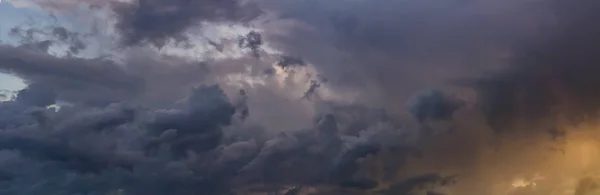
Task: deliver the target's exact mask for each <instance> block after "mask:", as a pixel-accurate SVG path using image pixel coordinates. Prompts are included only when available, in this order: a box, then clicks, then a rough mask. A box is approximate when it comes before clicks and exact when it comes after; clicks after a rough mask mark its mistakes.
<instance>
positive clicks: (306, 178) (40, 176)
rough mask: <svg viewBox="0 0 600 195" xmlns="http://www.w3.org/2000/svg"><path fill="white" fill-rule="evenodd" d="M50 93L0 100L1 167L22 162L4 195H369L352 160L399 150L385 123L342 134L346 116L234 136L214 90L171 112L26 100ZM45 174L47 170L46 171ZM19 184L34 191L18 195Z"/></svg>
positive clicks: (229, 115)
mask: <svg viewBox="0 0 600 195" xmlns="http://www.w3.org/2000/svg"><path fill="white" fill-rule="evenodd" d="M46 90H47V89H45V88H40V87H39V86H35V85H33V86H31V87H30V88H28V89H26V90H23V91H21V92H20V93H19V96H20V95H23V96H24V97H19V96H18V97H17V100H15V101H9V102H3V103H0V107H2V109H0V115H1V116H10V117H9V118H8V119H10V120H9V121H5V120H0V129H1V130H2V131H0V134H2V136H0V137H1V138H2V139H0V149H2V151H3V152H5V153H3V154H2V155H0V157H3V158H6V159H3V158H0V163H8V164H10V165H6V166H7V167H8V166H14V164H11V163H14V162H15V161H18V162H20V163H25V165H27V167H19V168H14V169H7V170H6V171H7V174H10V175H11V177H10V178H11V179H12V180H8V181H5V182H7V184H8V187H6V188H1V189H0V192H3V193H11V194H30V193H36V192H38V191H44V193H45V194H59V193H91V194H106V193H109V192H111V191H118V190H119V189H120V190H122V191H123V192H124V193H125V194H150V195H152V194H165V193H169V194H182V195H185V194H197V193H200V192H202V193H210V194H226V193H230V191H231V189H232V188H233V189H239V188H244V187H246V186H253V185H259V184H268V185H273V186H274V187H275V189H281V188H284V187H285V186H288V185H300V186H321V185H328V186H332V187H336V186H337V188H340V190H342V189H343V188H356V189H357V190H368V189H370V188H374V187H375V186H377V182H376V181H377V178H362V177H361V178H355V174H354V173H356V172H357V170H358V169H360V167H361V165H360V163H359V162H358V160H359V159H361V158H363V157H366V156H367V155H374V154H377V153H378V152H379V151H380V150H385V149H386V148H390V147H398V146H399V145H398V143H397V142H398V140H399V138H400V137H399V136H401V135H402V134H403V133H402V131H403V130H402V129H397V128H394V127H393V126H391V125H383V126H381V125H379V126H378V125H368V127H367V128H366V129H365V130H363V131H361V133H360V134H359V135H348V134H346V133H344V132H340V131H339V130H340V129H339V128H340V127H338V124H344V123H345V122H343V121H342V122H339V121H337V120H336V116H340V115H343V114H342V113H341V112H347V109H346V110H344V109H341V110H337V111H336V112H335V114H327V113H325V114H323V115H321V116H322V117H320V119H319V120H318V121H317V122H316V124H315V125H314V126H313V128H311V129H306V130H298V131H293V132H289V133H283V134H281V135H279V136H275V137H270V138H267V139H264V137H262V136H261V135H258V134H252V135H249V137H247V138H243V139H239V138H241V137H237V138H234V137H235V136H237V135H238V134H231V132H232V131H229V132H230V133H227V134H226V133H225V132H226V131H225V129H223V128H224V127H227V126H230V127H228V128H239V127H236V126H232V125H234V124H233V123H232V121H233V120H236V119H235V117H234V116H235V113H236V109H242V110H243V109H246V108H244V107H237V108H236V106H235V105H234V104H232V103H231V102H230V100H229V98H228V97H226V96H225V95H224V94H223V92H222V91H221V89H220V88H219V87H218V86H201V87H198V88H196V89H194V90H193V91H192V93H191V94H190V96H189V98H188V99H187V101H186V104H184V105H181V106H179V107H177V108H172V109H169V110H153V109H147V108H140V107H134V106H129V105H127V104H111V105H108V106H106V107H85V106H84V107H82V106H73V107H71V106H66V107H63V108H61V109H60V110H58V111H53V110H46V109H45V108H39V107H38V106H44V104H47V101H37V100H36V101H29V99H26V98H27V97H29V96H30V95H31V94H43V93H45V92H47V91H46ZM42 97H45V96H42ZM23 98H25V99H23ZM50 99H51V98H50ZM21 100H28V101H21ZM40 102H44V103H43V104H42V103H40ZM338 107H339V106H338ZM8 108H14V109H8ZM32 109H37V110H38V111H36V112H35V113H34V112H29V111H28V110H32ZM334 110H335V109H334ZM238 111H239V110H238ZM354 112H360V111H354ZM29 113H33V114H29ZM348 114H349V113H348ZM40 118H43V120H40ZM2 119H5V117H2ZM375 121H380V120H375ZM375 121H374V122H373V124H374V123H376V122H375ZM346 126H348V125H342V126H341V127H346ZM248 130H249V129H248ZM239 135H241V134H239ZM400 140H401V139H400ZM406 157H407V156H400V158H406ZM48 168H51V169H52V170H53V171H50V172H48V171H42V169H48ZM397 168H400V167H399V166H398V167H396V169H397ZM47 179H52V180H53V182H50V183H48V182H45V181H46V180H47ZM100 184H101V185H100ZM30 185H35V187H32V186H30ZM25 186H29V188H28V189H31V191H27V192H24V191H18V189H19V187H21V188H23V187H25ZM85 186H87V187H85ZM21 190H22V189H21ZM342 191H344V190H342ZM342 191H340V193H342Z"/></svg>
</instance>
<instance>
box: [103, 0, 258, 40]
mask: <svg viewBox="0 0 600 195" xmlns="http://www.w3.org/2000/svg"><path fill="white" fill-rule="evenodd" d="M113 8H114V11H115V12H116V14H117V17H118V23H117V25H116V27H117V28H118V29H119V31H120V33H121V35H122V38H123V43H124V44H125V45H135V44H140V43H151V44H154V45H156V46H159V47H160V46H163V45H165V44H166V43H167V41H169V40H170V39H175V40H178V39H179V40H182V39H184V37H185V35H184V33H183V32H184V31H185V30H187V29H188V28H190V27H193V26H197V25H202V22H226V23H227V22H233V23H236V22H241V23H244V22H248V21H250V20H252V19H254V18H256V17H257V16H259V15H260V13H261V11H260V10H259V9H258V7H256V5H254V4H251V3H248V2H244V1H239V0H224V1H212V0H191V1H189V0H174V1H172V0H138V1H135V2H133V3H117V4H115V5H113Z"/></svg>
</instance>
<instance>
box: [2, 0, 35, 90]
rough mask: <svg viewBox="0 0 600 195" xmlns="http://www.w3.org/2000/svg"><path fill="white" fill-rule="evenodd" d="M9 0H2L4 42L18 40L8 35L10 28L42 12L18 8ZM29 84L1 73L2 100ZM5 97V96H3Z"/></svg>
mask: <svg viewBox="0 0 600 195" xmlns="http://www.w3.org/2000/svg"><path fill="white" fill-rule="evenodd" d="M8 1H9V0H3V1H2V2H0V40H1V41H2V42H3V43H9V44H11V43H12V44H14V43H16V40H14V39H11V38H10V37H9V36H8V32H9V30H10V29H11V28H12V27H14V26H17V25H21V24H24V23H27V22H28V20H29V18H30V17H28V16H31V15H36V14H40V12H39V11H35V10H32V9H22V8H17V7H15V6H14V5H13V4H10V3H8ZM26 86H27V85H26V84H25V83H24V82H23V80H21V79H20V78H18V77H16V76H13V75H9V74H6V73H0V100H1V99H4V98H5V96H7V95H8V96H10V95H13V94H10V93H12V92H13V91H17V90H20V89H23V88H24V87H26ZM3 97H4V98H3Z"/></svg>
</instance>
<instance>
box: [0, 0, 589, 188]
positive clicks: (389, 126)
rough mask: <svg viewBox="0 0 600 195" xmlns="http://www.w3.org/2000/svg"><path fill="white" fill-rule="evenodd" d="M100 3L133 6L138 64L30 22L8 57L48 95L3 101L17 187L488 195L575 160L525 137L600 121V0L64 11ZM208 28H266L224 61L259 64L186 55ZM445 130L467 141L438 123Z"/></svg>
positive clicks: (121, 30)
mask: <svg viewBox="0 0 600 195" xmlns="http://www.w3.org/2000/svg"><path fill="white" fill-rule="evenodd" d="M40 2H43V1H40ZM81 3H83V4H93V5H98V6H107V7H106V8H109V9H108V10H105V11H112V12H113V13H111V14H114V15H111V17H113V16H114V18H111V19H114V20H115V21H111V22H115V23H114V24H115V26H112V27H114V28H115V29H116V31H115V32H116V33H118V34H116V35H115V36H118V37H120V38H122V39H121V42H119V43H116V44H118V45H112V44H113V43H106V44H107V45H111V46H118V47H114V48H118V50H115V51H112V52H114V53H117V54H118V55H115V56H107V57H96V56H92V57H90V56H86V55H85V54H86V52H84V51H86V50H87V49H89V48H90V47H89V43H88V42H87V41H89V40H84V38H86V37H85V36H82V35H80V34H78V33H75V32H72V31H71V30H69V29H67V28H66V27H61V26H48V27H47V28H32V29H21V28H14V30H13V31H14V33H13V35H14V36H15V37H18V38H20V39H22V42H21V45H17V46H15V45H0V71H3V72H7V73H10V74H14V75H17V76H19V77H21V78H23V79H24V80H25V81H26V82H27V83H28V84H29V87H28V88H26V89H24V90H22V91H20V92H19V93H18V95H17V96H16V98H15V99H13V100H10V101H5V102H0V138H1V139H0V165H2V166H0V167H2V168H0V193H6V194H39V193H42V192H43V193H45V194H61V193H62V194H77V193H80V194H108V193H122V194H149V195H152V194H182V195H186V194H198V193H208V194H233V193H237V194H252V193H254V192H258V191H260V192H266V193H280V194H302V193H305V192H310V193H317V194H319V193H320V194H369V193H380V194H394V193H395V194H398V193H399V194H411V192H412V191H415V190H417V191H418V190H419V189H420V188H421V187H423V188H422V189H420V190H423V191H424V192H423V193H427V194H438V193H442V192H446V191H452V192H453V193H447V194H486V193H488V192H490V191H494V192H495V191H501V190H504V189H501V190H499V189H495V187H496V186H499V187H498V188H502V186H503V185H505V183H507V181H508V180H510V179H507V178H511V177H514V174H517V173H519V174H528V173H532V172H535V171H538V168H539V169H546V170H544V171H547V170H549V169H556V170H558V169H557V168H556V167H558V166H556V167H554V166H552V165H553V164H549V165H548V167H550V168H547V167H545V166H541V165H540V166H537V164H535V163H541V164H543V163H551V162H554V161H552V160H547V158H546V157H547V156H546V155H549V156H551V157H553V159H559V160H564V159H562V158H559V157H557V156H558V155H551V154H550V153H551V152H547V153H544V152H543V151H545V150H546V148H545V147H547V146H548V145H551V146H555V144H557V143H556V142H553V141H551V140H550V139H548V138H549V137H547V135H546V134H545V131H541V129H544V128H531V129H529V128H511V127H512V126H513V125H514V126H519V125H523V126H526V127H529V126H536V127H537V125H538V123H544V124H545V125H546V126H552V125H554V122H547V121H552V120H554V119H556V118H559V119H560V117H557V115H561V114H563V115H566V116H568V117H567V120H566V121H568V122H574V121H576V120H575V119H585V117H589V116H593V115H592V114H594V113H595V112H596V111H597V110H598V109H599V108H598V107H597V106H596V99H598V97H597V94H596V93H595V92H594V91H595V88H594V86H595V83H596V80H595V76H594V73H595V72H597V71H595V70H596V69H595V68H594V66H593V62H594V60H595V45H597V44H592V43H595V42H596V39H594V38H593V36H592V35H595V34H597V31H598V29H597V28H595V27H594V25H592V24H591V23H590V22H591V21H594V20H592V19H595V18H596V16H595V14H591V10H593V9H592V8H597V6H598V4H596V3H594V2H592V1H589V2H588V1H581V2H579V3H581V4H584V5H586V6H583V7H580V6H579V5H581V4H576V3H568V2H566V1H557V2H549V1H543V2H539V1H535V2H529V1H528V2H523V1H519V2H517V1H510V0H509V1H495V2H494V1H479V0H476V1H447V2H437V1H429V0H425V1H402V2H399V1H398V2H396V1H389V0H373V1H357V0H335V1H310V0H309V1H288V0H280V1H271V0H264V1H262V0H261V1H252V0H251V1H248V2H241V1H240V2H238V1H223V2H212V1H211V2H209V1H200V0H192V1H179V0H177V1H161V0H140V1H135V2H132V1H126V2H114V1H110V2H108V3H107V2H99V1H66V0H65V1H59V3H57V4H54V5H53V6H51V7H53V10H61V9H58V8H63V9H62V10H65V9H64V8H66V7H69V6H73V5H75V4H81ZM555 3H556V4H555ZM39 4H40V5H42V6H44V5H47V4H44V3H39ZM588 7H589V8H590V10H587V9H586V8H588ZM69 8H70V7H69ZM94 9H96V8H94ZM261 11H264V12H261ZM260 14H263V15H260ZM259 15H260V16H261V17H266V18H267V19H268V20H270V21H262V23H260V22H259V21H258V19H259V18H257V17H258V16H259ZM260 19H262V18H260ZM548 19H550V20H548ZM207 23H229V24H234V23H235V24H239V23H253V24H254V25H255V26H253V29H256V31H251V30H249V31H250V33H248V34H246V33H245V32H244V33H242V32H240V33H237V34H242V35H244V34H245V37H244V38H243V39H242V40H243V41H242V45H241V48H239V47H238V48H227V47H229V46H230V45H229V43H228V44H225V46H224V50H223V53H227V50H229V49H250V50H252V54H253V55H249V56H233V55H232V56H226V55H223V56H225V57H223V56H221V57H223V58H218V59H217V58H211V57H208V56H202V59H205V61H200V60H197V58H196V57H198V56H195V54H194V55H191V54H190V55H189V56H185V55H179V53H177V52H172V53H171V54H169V55H168V54H166V53H168V52H165V51H164V50H168V49H169V48H167V47H163V46H165V44H166V43H169V42H171V41H174V42H178V41H179V42H188V41H190V39H188V38H189V37H186V36H193V35H194V34H190V33H189V32H190V31H189V30H191V29H194V28H197V27H201V28H206V27H207V25H206V24H207ZM108 30H109V31H110V30H112V29H108ZM258 32H260V33H258ZM232 34H236V33H232ZM90 36H93V35H90ZM87 38H89V37H87ZM236 38H237V37H235V36H234V37H228V39H230V40H224V41H223V42H227V41H231V40H235V39H236ZM202 39H203V40H205V39H208V40H211V39H212V38H211V39H209V38H207V37H202ZM226 39H227V38H226ZM77 40H79V41H77ZM210 42H211V41H209V43H207V44H211V45H213V46H214V47H217V49H218V48H220V46H215V43H214V42H213V43H210ZM588 43H590V44H588ZM78 44H79V46H80V47H79V46H77V45H78ZM148 44H151V45H154V46H158V47H159V49H157V48H155V47H152V46H150V45H148ZM61 45H62V46H64V45H67V46H69V47H71V46H73V47H74V49H73V50H71V49H67V50H68V51H69V52H68V55H57V54H55V53H53V51H55V50H56V48H57V47H58V46H61ZM238 46H239V45H238ZM161 47H162V48H161ZM267 48H268V49H267ZM104 49H108V48H104ZM110 49H113V48H112V47H111V48H110ZM179 49H182V50H186V48H179ZM173 53H176V54H173ZM259 54H260V55H259ZM198 55H200V54H198ZM258 56H260V58H258ZM292 56H293V57H292ZM205 57H206V58H205ZM198 58H199V57H198ZM265 70H269V71H267V72H268V74H266V72H265ZM487 72H491V73H489V74H487ZM484 73H485V74H484ZM457 80H458V82H457ZM471 90H472V91H474V93H475V94H476V95H477V97H470V94H468V92H471ZM303 93H304V95H305V98H303V97H302V95H303ZM348 94H352V95H348ZM353 94H356V96H358V98H355V97H352V96H354V95H353ZM465 97H466V98H465ZM407 102H408V104H406V103H407ZM55 103H64V105H61V108H60V109H57V110H55V109H53V108H47V106H48V105H51V104H55ZM471 104H473V105H477V104H478V105H481V106H482V110H478V109H477V107H471V106H469V105H471ZM480 112H482V113H480ZM482 114H483V116H481V115H482ZM584 116H585V117H584ZM556 121H559V122H561V123H562V121H560V120H556ZM438 122H441V123H444V125H446V124H447V123H448V124H450V125H451V126H452V128H453V129H455V130H456V131H452V132H448V133H444V134H429V133H428V132H427V131H426V130H427V129H426V128H422V127H427V128H433V127H436V126H435V125H437V123H438ZM486 122H487V124H486ZM434 123H435V124H434ZM546 123H549V124H551V125H548V124H546ZM489 127H492V128H494V129H496V130H498V129H513V130H514V131H503V132H505V134H501V135H499V134H494V133H493V132H491V131H489ZM544 127H545V126H544ZM523 129H524V130H523ZM520 130H523V131H520ZM538 130H540V131H539V132H537V131H538ZM496 132H499V131H496ZM523 132H524V133H523ZM530 132H534V133H530ZM520 133H523V134H520ZM564 134H565V137H567V136H570V134H569V133H568V132H567V133H564ZM590 137H591V136H590ZM500 141H502V143H501V144H496V145H493V146H491V145H492V144H490V142H492V143H498V142H500ZM570 143H572V142H570ZM567 145H568V144H567ZM525 146H527V147H525ZM492 150H493V151H492ZM542 161H543V162H542ZM557 161H558V160H557ZM525 162H526V163H525ZM561 162H563V161H561ZM528 163H534V164H535V166H534V165H529V164H528ZM19 165H21V166H19ZM544 165H546V164H544ZM5 167H6V168H5ZM499 167H500V168H502V170H498V168H499ZM48 170H50V171H48ZM552 171H555V170H552ZM552 171H551V172H552ZM553 173H554V172H553ZM455 174H458V178H460V180H458V181H457V182H456V184H455V185H454V186H452V187H448V186H444V185H442V186H439V185H437V184H448V183H453V182H450V181H454V179H455V178H454V177H452V176H453V175H455ZM448 176H450V177H448ZM506 186H507V187H509V184H506ZM492 188H494V189H492ZM25 189H29V191H26V190H25ZM503 192H504V191H503Z"/></svg>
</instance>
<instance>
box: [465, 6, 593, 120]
mask: <svg viewBox="0 0 600 195" xmlns="http://www.w3.org/2000/svg"><path fill="white" fill-rule="evenodd" d="M552 5H553V6H554V8H555V10H556V12H557V13H556V17H557V18H558V22H557V24H556V25H555V26H554V28H553V29H554V31H552V33H550V34H548V35H547V36H543V37H542V38H539V39H536V41H535V42H533V43H531V44H526V45H524V46H522V47H521V48H520V50H519V52H518V53H516V54H515V56H514V58H513V60H512V66H510V67H509V68H508V69H506V70H504V71H501V72H497V73H494V74H491V75H484V76H482V78H480V79H474V80H475V81H473V82H472V83H471V84H472V86H474V87H475V88H476V89H477V92H478V95H479V98H480V102H481V104H482V106H483V107H484V110H485V114H486V116H487V118H488V123H489V124H490V125H491V126H492V127H494V128H495V129H496V130H498V131H504V130H509V129H511V128H512V127H514V126H515V125H519V124H521V123H524V122H525V121H527V122H526V123H530V124H537V125H547V126H548V125H549V126H552V125H558V126H565V125H567V126H568V125H570V124H577V123H580V122H583V121H584V120H585V118H586V117H590V118H596V117H597V111H598V109H599V108H600V107H599V106H600V104H599V103H600V102H598V101H597V100H598V97H599V95H600V94H598V93H596V90H595V87H594V86H595V85H596V83H599V82H600V80H598V79H597V77H596V76H595V72H596V71H597V69H598V66H597V65H596V63H597V62H598V60H599V59H598V57H597V56H596V55H595V54H594V53H596V52H597V51H598V49H599V48H598V47H597V46H596V45H597V43H598V41H599V40H598V39H597V38H596V37H595V35H594V34H596V33H598V32H600V28H597V27H595V26H593V25H590V24H591V23H590V22H592V21H594V20H595V19H596V18H597V17H598V15H596V14H593V13H592V11H590V10H588V8H592V7H598V6H599V5H600V4H598V3H596V2H592V1H582V2H579V3H572V2H566V1H558V2H554V4H552ZM580 6H581V7H580ZM559 128H562V127H559Z"/></svg>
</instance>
